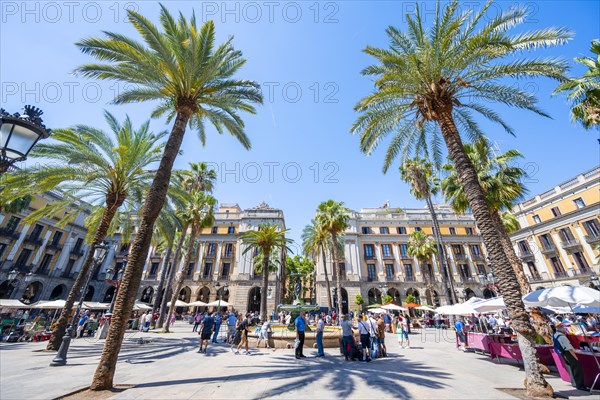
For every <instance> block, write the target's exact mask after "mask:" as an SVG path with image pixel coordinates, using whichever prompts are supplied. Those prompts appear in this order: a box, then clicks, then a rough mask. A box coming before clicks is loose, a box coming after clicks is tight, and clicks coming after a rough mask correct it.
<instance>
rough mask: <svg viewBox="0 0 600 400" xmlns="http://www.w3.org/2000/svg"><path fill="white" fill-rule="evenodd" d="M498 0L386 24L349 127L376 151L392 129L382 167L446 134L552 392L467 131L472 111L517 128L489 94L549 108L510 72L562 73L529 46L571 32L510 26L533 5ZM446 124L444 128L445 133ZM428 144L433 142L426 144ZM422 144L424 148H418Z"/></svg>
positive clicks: (475, 133)
mask: <svg viewBox="0 0 600 400" xmlns="http://www.w3.org/2000/svg"><path fill="white" fill-rule="evenodd" d="M491 5H492V2H489V3H487V4H486V5H485V6H484V7H482V8H481V9H480V10H479V11H477V12H472V11H471V10H463V11H461V10H460V9H459V8H460V7H459V2H458V1H457V0H453V1H452V2H450V3H449V4H447V5H446V6H444V7H442V6H441V4H440V3H438V6H437V8H436V13H435V17H434V18H433V22H432V25H431V26H430V27H429V28H427V27H425V26H424V25H423V20H422V18H421V12H420V10H419V8H418V4H417V8H416V13H415V14H414V15H407V16H406V21H407V28H406V29H407V31H406V32H402V31H400V30H398V29H396V28H394V27H389V28H388V29H387V34H388V37H389V39H390V45H389V48H387V49H386V48H376V47H372V46H368V47H367V48H366V49H365V52H366V53H367V54H369V55H370V56H372V57H374V58H375V60H376V63H375V64H374V65H371V66H369V67H367V68H365V69H364V70H363V74H364V75H367V76H370V77H373V78H374V83H375V91H374V92H373V93H371V94H370V95H368V96H367V97H365V98H364V99H362V100H361V101H360V102H359V103H358V104H357V105H356V107H355V109H356V111H358V112H359V113H360V114H361V115H360V116H359V117H358V119H357V121H356V122H355V123H354V125H353V127H352V132H353V133H356V134H360V136H361V138H360V147H361V150H362V151H363V152H365V153H367V154H370V153H371V152H372V151H373V150H374V149H375V148H376V147H377V145H378V144H379V143H381V141H382V140H383V139H384V137H385V136H387V135H388V134H390V133H394V137H393V138H392V140H391V144H390V146H389V148H388V150H387V154H386V161H385V164H384V168H385V167H389V165H390V164H391V162H392V161H393V160H394V159H395V158H396V156H398V155H399V154H400V155H401V156H403V157H405V156H406V155H407V154H411V153H413V152H414V151H418V150H425V148H429V152H430V153H433V155H434V159H439V155H440V152H441V144H440V143H441V140H442V139H443V141H444V142H445V145H446V148H447V150H448V153H449V156H450V159H451V160H452V162H453V163H454V164H455V166H456V169H457V171H459V178H460V181H461V184H462V185H463V189H464V191H465V193H466V195H467V199H468V201H469V204H470V207H471V210H472V211H473V215H474V217H475V220H476V221H477V226H478V227H479V229H480V231H481V233H482V236H483V239H484V242H485V245H486V247H487V249H488V251H489V254H490V258H491V260H492V263H493V264H494V265H495V266H496V272H497V277H498V285H499V286H500V290H501V291H502V293H503V295H504V296H505V299H506V304H507V305H508V312H509V315H510V317H511V320H512V321H513V328H514V329H515V331H516V332H517V333H518V337H519V345H520V349H521V352H522V354H523V358H524V365H525V372H526V378H527V379H526V387H527V394H528V395H529V396H551V395H552V387H551V386H550V385H549V384H548V383H547V382H546V380H545V379H544V377H543V375H542V374H541V372H540V370H539V368H538V363H537V354H536V351H535V348H534V337H535V336H534V335H535V331H534V329H533V327H532V326H531V324H530V322H529V316H528V314H527V313H526V311H525V307H524V305H523V301H522V299H521V296H520V290H519V286H518V284H517V283H516V280H515V279H514V272H513V269H512V268H511V266H510V262H509V260H508V259H507V257H506V255H505V254H504V251H503V249H502V246H501V244H500V240H499V237H498V233H497V231H496V229H495V224H494V223H493V221H492V217H491V215H490V212H489V209H488V207H487V202H486V199H485V193H484V191H483V189H482V188H481V186H480V185H479V182H478V179H477V172H476V170H475V168H474V167H473V164H472V163H471V161H470V160H469V157H468V156H467V154H466V153H465V151H464V148H463V142H462V141H463V138H462V137H461V131H462V134H463V135H465V136H466V137H468V138H471V139H473V138H476V137H480V136H483V133H482V131H481V129H480V127H479V125H478V123H477V122H476V120H475V119H474V115H473V113H474V112H475V113H478V114H479V115H481V116H483V117H485V118H487V119H489V120H490V121H492V122H496V123H498V124H500V125H501V126H502V127H503V128H504V129H505V130H506V131H508V132H509V133H513V131H512V129H511V128H510V126H509V125H508V124H507V123H506V122H504V120H503V119H502V118H501V117H500V115H499V114H498V113H497V112H495V111H494V110H492V109H491V108H489V107H488V106H487V105H486V102H488V104H489V103H499V104H504V105H507V106H511V107H517V108H520V109H525V110H529V111H533V112H534V113H536V114H539V115H542V116H547V114H545V113H544V112H543V111H542V110H541V109H539V108H538V107H537V104H536V103H537V99H536V98H535V96H534V95H532V94H530V93H527V92H526V91H525V90H522V89H520V88H518V87H515V86H514V85H511V84H510V82H508V81H506V80H503V78H517V79H522V78H531V77H549V78H552V79H556V80H562V79H564V77H565V71H566V69H567V67H568V65H567V63H566V62H565V61H564V60H562V59H557V58H543V59H539V58H536V59H530V58H526V57H525V56H523V54H524V52H525V51H529V50H534V49H536V48H539V47H549V46H553V45H557V44H562V43H565V42H567V41H568V40H569V39H570V38H571V36H572V34H571V32H569V31H568V30H566V29H563V28H543V29H538V30H534V31H531V32H520V33H515V34H510V33H509V31H510V30H511V29H512V28H513V27H515V26H518V25H519V24H521V23H523V21H524V20H525V18H526V16H527V8H526V7H522V6H513V7H511V8H509V9H507V10H506V11H503V12H501V13H499V14H498V15H497V16H495V17H494V18H491V19H489V20H485V19H486V12H487V11H488V10H489V8H490V6H491ZM440 132H441V137H440ZM428 145H429V146H428ZM417 153H418V152H417Z"/></svg>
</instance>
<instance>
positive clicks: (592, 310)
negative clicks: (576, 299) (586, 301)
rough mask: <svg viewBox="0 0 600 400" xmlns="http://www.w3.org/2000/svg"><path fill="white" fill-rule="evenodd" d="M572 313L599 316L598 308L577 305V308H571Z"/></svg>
mask: <svg viewBox="0 0 600 400" xmlns="http://www.w3.org/2000/svg"><path fill="white" fill-rule="evenodd" d="M573 311H574V312H576V313H577V314H600V307H590V306H582V305H579V306H577V307H573Z"/></svg>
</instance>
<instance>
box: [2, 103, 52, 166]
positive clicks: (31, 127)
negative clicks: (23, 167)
mask: <svg viewBox="0 0 600 400" xmlns="http://www.w3.org/2000/svg"><path fill="white" fill-rule="evenodd" d="M43 113H44V112H43V111H42V110H40V109H39V108H37V107H33V106H29V105H27V106H25V112H24V113H23V114H19V113H15V114H13V115H10V114H9V113H7V112H6V111H5V110H4V109H3V108H0V175H2V174H4V173H5V172H6V171H8V169H9V168H10V167H11V166H12V165H13V164H14V163H16V162H18V161H24V160H25V159H27V155H29V152H30V151H31V149H32V148H33V146H35V144H36V143H37V142H38V141H39V140H40V139H46V138H47V137H49V136H50V129H46V126H45V125H44V124H43V122H42V119H41V118H40V116H41V115H42V114H43Z"/></svg>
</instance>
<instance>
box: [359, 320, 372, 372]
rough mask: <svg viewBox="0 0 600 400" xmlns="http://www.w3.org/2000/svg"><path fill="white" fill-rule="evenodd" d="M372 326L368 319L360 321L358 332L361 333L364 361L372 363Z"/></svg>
mask: <svg viewBox="0 0 600 400" xmlns="http://www.w3.org/2000/svg"><path fill="white" fill-rule="evenodd" d="M371 330H372V328H371V324H370V323H369V320H368V319H366V318H359V319H358V332H359V333H360V344H361V347H362V353H363V361H366V362H371V354H370V353H371V349H370V347H371Z"/></svg>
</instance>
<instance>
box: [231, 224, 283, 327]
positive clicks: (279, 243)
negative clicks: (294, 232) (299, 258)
mask: <svg viewBox="0 0 600 400" xmlns="http://www.w3.org/2000/svg"><path fill="white" fill-rule="evenodd" d="M286 232H288V229H284V230H282V229H281V228H280V227H279V226H278V225H276V224H260V225H259V226H258V229H256V230H254V229H251V230H248V231H246V232H244V233H243V234H242V236H241V239H242V244H244V245H246V248H245V249H244V251H243V252H242V255H243V254H246V253H248V252H249V251H252V252H256V251H258V252H259V253H260V254H262V264H263V265H262V269H261V270H262V290H261V292H260V318H261V321H265V320H266V318H267V291H268V289H269V272H270V271H269V265H271V261H270V258H271V254H272V253H273V252H283V251H285V250H287V251H289V252H290V253H291V252H292V251H291V249H290V248H289V247H288V244H290V243H292V239H289V238H286V237H285V234H286Z"/></svg>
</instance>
